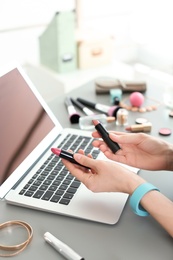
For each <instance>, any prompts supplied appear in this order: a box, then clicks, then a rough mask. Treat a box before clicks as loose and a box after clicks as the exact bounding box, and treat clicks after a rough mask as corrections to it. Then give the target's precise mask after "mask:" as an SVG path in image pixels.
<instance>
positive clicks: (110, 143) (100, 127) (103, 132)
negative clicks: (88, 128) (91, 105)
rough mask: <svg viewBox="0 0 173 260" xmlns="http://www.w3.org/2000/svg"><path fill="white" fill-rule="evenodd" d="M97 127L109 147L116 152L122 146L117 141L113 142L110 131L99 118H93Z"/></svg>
mask: <svg viewBox="0 0 173 260" xmlns="http://www.w3.org/2000/svg"><path fill="white" fill-rule="evenodd" d="M92 122H93V124H94V126H95V129H96V130H97V131H98V132H99V134H100V135H101V137H102V138H103V140H104V141H105V143H106V144H107V145H108V147H109V148H110V149H111V151H112V152H113V153H116V152H117V151H118V150H119V149H121V148H120V146H119V144H118V143H116V142H113V141H112V140H111V139H110V138H109V133H108V131H107V130H106V129H105V128H104V127H103V125H102V124H101V123H100V122H99V121H98V120H92Z"/></svg>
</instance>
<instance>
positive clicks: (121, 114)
mask: <svg viewBox="0 0 173 260" xmlns="http://www.w3.org/2000/svg"><path fill="white" fill-rule="evenodd" d="M128 114H129V113H128V111H127V109H125V108H121V109H119V110H118V112H117V120H116V124H117V125H127V123H128Z"/></svg>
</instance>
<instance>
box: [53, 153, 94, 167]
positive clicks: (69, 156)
mask: <svg viewBox="0 0 173 260" xmlns="http://www.w3.org/2000/svg"><path fill="white" fill-rule="evenodd" d="M51 151H52V153H54V154H56V155H58V156H59V157H60V158H63V159H66V160H68V161H70V162H71V163H75V164H77V165H80V166H82V167H85V168H87V169H89V168H88V167H86V166H84V165H82V164H80V163H78V162H76V161H75V159H74V158H73V153H70V152H67V151H65V150H62V149H60V148H51Z"/></svg>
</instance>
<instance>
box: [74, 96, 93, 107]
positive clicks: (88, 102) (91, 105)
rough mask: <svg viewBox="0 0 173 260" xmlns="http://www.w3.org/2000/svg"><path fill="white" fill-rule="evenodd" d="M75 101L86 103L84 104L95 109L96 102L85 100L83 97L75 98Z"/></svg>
mask: <svg viewBox="0 0 173 260" xmlns="http://www.w3.org/2000/svg"><path fill="white" fill-rule="evenodd" d="M77 101H79V102H80V103H82V104H83V105H86V106H88V107H91V108H94V109H95V107H96V104H95V103H93V102H90V101H88V100H85V99H83V98H77Z"/></svg>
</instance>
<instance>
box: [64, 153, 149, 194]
mask: <svg viewBox="0 0 173 260" xmlns="http://www.w3.org/2000/svg"><path fill="white" fill-rule="evenodd" d="M74 159H75V160H76V161H77V162H79V163H80V164H82V165H84V166H87V167H89V168H90V170H88V169H86V168H84V167H81V166H79V165H76V164H73V163H71V162H69V161H67V160H65V159H62V161H63V163H64V165H65V166H66V167H67V168H68V170H69V171H70V172H71V174H72V175H74V176H75V177H76V178H77V179H78V180H80V181H81V182H82V183H83V184H84V185H85V186H86V187H87V188H88V189H90V190H91V191H93V192H115V191H118V192H125V193H129V194H131V193H132V192H133V191H134V189H135V188H136V187H137V186H138V185H139V184H141V183H143V182H144V180H143V179H142V178H140V177H139V176H137V175H136V174H135V173H133V172H131V171H130V170H128V169H127V168H125V167H123V166H121V165H120V164H118V163H115V162H111V161H103V160H94V159H92V158H91V157H89V156H85V155H84V154H83V151H80V153H76V154H74Z"/></svg>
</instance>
